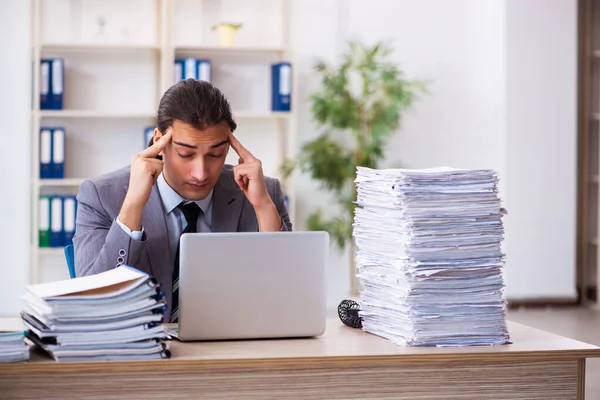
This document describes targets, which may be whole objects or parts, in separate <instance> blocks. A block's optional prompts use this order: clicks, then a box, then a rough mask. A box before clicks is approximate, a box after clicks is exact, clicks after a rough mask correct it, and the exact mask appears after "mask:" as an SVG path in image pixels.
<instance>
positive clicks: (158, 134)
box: [148, 128, 163, 160]
mask: <svg viewBox="0 0 600 400" xmlns="http://www.w3.org/2000/svg"><path fill="white" fill-rule="evenodd" d="M162 136H163V134H162V133H161V132H160V130H158V128H154V135H153V136H152V139H150V143H148V147H150V146H152V145H153V144H154V143H156V142H157V141H158V140H159V139H160V138H161V137H162ZM162 156H163V152H162V151H161V152H160V153H158V155H157V156H156V158H158V159H159V160H162Z"/></svg>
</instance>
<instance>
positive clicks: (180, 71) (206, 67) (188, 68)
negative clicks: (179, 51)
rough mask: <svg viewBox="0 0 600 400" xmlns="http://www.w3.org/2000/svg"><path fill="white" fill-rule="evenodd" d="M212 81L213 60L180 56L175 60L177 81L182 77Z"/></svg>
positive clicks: (175, 77)
mask: <svg viewBox="0 0 600 400" xmlns="http://www.w3.org/2000/svg"><path fill="white" fill-rule="evenodd" d="M190 78H191V79H196V80H201V81H206V82H210V81H211V62H210V60H208V59H197V58H180V59H177V60H175V71H174V79H175V83H177V82H179V81H180V80H182V79H190Z"/></svg>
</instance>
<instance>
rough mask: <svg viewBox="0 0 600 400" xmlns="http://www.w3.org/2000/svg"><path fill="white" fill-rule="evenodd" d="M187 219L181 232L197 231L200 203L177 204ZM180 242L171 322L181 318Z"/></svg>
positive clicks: (175, 267) (174, 278)
mask: <svg viewBox="0 0 600 400" xmlns="http://www.w3.org/2000/svg"><path fill="white" fill-rule="evenodd" d="M177 207H178V208H179V209H180V210H181V212H183V215H185V219H186V221H187V227H186V228H185V229H184V230H183V232H181V234H184V233H189V232H196V224H197V221H198V216H199V215H200V213H201V212H202V210H201V209H200V207H198V204H196V203H194V202H191V203H187V204H183V203H181V204H179V205H178V206H177ZM179 243H180V241H179V242H178V243H177V252H176V253H175V265H174V266H173V306H172V307H171V322H177V320H178V319H179Z"/></svg>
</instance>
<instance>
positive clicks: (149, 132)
mask: <svg viewBox="0 0 600 400" xmlns="http://www.w3.org/2000/svg"><path fill="white" fill-rule="evenodd" d="M153 137H154V127H153V126H148V127H146V128H144V147H142V149H145V148H146V147H150V141H151V140H152V138H153Z"/></svg>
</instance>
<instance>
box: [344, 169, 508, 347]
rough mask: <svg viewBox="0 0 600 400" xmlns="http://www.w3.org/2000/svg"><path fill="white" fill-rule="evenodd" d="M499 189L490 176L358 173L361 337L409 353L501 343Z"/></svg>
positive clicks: (503, 306) (356, 222)
mask: <svg viewBox="0 0 600 400" xmlns="http://www.w3.org/2000/svg"><path fill="white" fill-rule="evenodd" d="M497 183H498V178H497V175H496V174H495V173H494V171H492V170H458V169H451V168H446V167H444V168H436V169H426V170H408V169H388V170H373V169H368V168H363V167H358V169H357V177H356V187H357V202H358V206H357V207H356V214H355V220H354V231H353V235H354V238H355V241H356V246H357V253H356V265H357V268H358V279H359V282H360V284H361V286H362V290H361V293H360V300H361V308H362V311H361V312H360V315H361V316H362V318H363V329H364V330H366V331H368V332H370V333H373V334H376V335H379V336H382V337H385V338H387V339H389V340H390V341H392V342H394V343H397V344H401V345H407V346H467V345H496V344H503V343H507V342H508V340H509V335H508V331H507V326H506V301H505V298H504V283H503V276H502V268H503V264H504V254H503V253H502V250H501V243H502V241H503V236H504V228H503V223H502V220H501V218H502V216H503V213H504V212H503V211H504V210H503V209H502V208H501V204H500V199H499V197H498V191H497Z"/></svg>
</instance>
